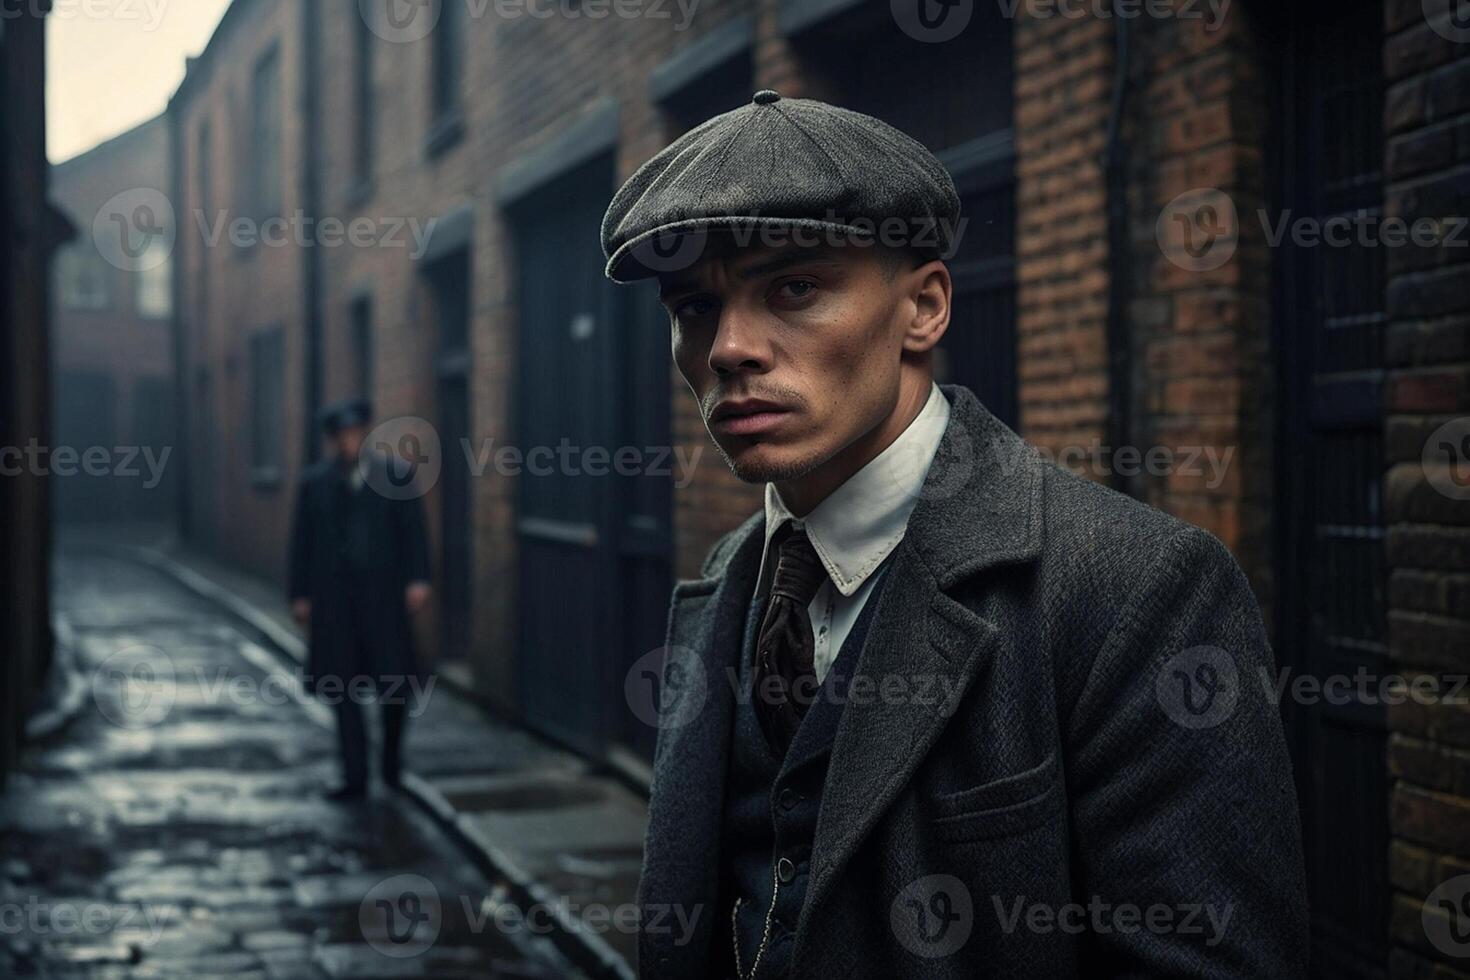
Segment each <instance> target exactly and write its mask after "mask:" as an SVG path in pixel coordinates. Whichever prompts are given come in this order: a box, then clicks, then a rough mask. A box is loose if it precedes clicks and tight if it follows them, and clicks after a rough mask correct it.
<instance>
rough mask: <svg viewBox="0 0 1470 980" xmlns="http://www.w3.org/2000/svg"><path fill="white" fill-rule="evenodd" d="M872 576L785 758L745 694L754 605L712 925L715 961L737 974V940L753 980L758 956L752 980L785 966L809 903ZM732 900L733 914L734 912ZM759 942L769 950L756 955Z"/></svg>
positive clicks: (872, 599)
mask: <svg viewBox="0 0 1470 980" xmlns="http://www.w3.org/2000/svg"><path fill="white" fill-rule="evenodd" d="M875 574H877V575H878V576H879V580H878V582H877V584H876V585H874V587H873V591H872V592H871V593H869V595H868V600H867V602H866V603H865V604H864V606H863V609H862V611H861V612H860V613H859V614H858V618H857V620H856V621H855V622H854V623H853V626H852V629H851V630H850V631H849V632H848V634H847V637H846V639H844V640H843V643H842V649H841V650H840V651H838V654H837V658H836V659H835V660H834V661H833V662H832V666H831V667H830V668H829V669H828V671H827V676H826V677H825V678H824V679H823V681H822V684H821V686H820V688H819V694H818V696H817V699H816V701H815V702H813V704H812V705H811V707H810V708H808V709H807V714H806V717H804V718H803V719H802V721H801V725H800V726H799V727H798V728H797V730H796V735H795V737H794V738H793V739H792V742H791V747H790V748H789V749H788V750H787V752H786V756H785V758H784V759H780V758H777V757H776V756H775V755H773V754H772V752H771V750H770V748H769V747H768V746H767V745H766V740H765V738H764V737H763V736H762V735H761V729H760V723H759V722H758V721H757V720H756V717H755V709H754V707H753V706H752V704H751V701H750V698H749V697H748V692H749V691H750V683H751V665H752V663H753V659H754V651H755V639H756V635H757V633H758V632H759V629H760V622H761V617H762V615H763V614H764V612H765V599H764V598H762V599H760V600H758V601H756V602H752V603H751V605H750V612H749V614H748V616H747V618H746V623H745V632H744V640H743V643H742V646H741V656H740V691H741V692H742V696H741V697H740V699H739V700H738V701H737V705H736V710H735V722H734V725H735V727H734V733H733V738H732V739H731V752H730V769H729V774H728V777H727V778H728V782H727V786H728V793H727V796H726V804H725V815H724V842H725V846H724V849H723V851H724V863H725V866H724V869H723V875H722V879H723V887H722V895H721V899H720V901H719V903H718V904H717V906H716V913H717V914H716V918H715V922H714V944H715V949H716V950H721V949H722V950H724V953H723V955H721V956H720V957H719V960H720V961H722V962H724V963H725V964H726V971H727V972H728V974H729V975H731V976H735V975H736V972H735V959H734V950H735V943H736V936H737V935H738V942H739V951H740V958H739V968H740V973H739V976H741V977H750V976H751V967H752V965H753V964H754V963H755V959H756V956H757V955H758V954H759V956H760V964H759V969H758V971H757V972H756V974H755V978H756V980H765V978H768V977H784V976H786V974H787V970H788V968H789V967H790V963H791V950H792V942H793V940H794V939H795V936H796V923H797V921H798V919H799V918H800V916H801V906H802V902H803V901H804V900H805V898H806V886H807V878H808V871H809V865H810V859H811V853H812V840H813V838H814V837H815V835H816V830H817V814H818V813H819V812H820V810H821V805H822V784H823V783H824V782H825V781H826V778H827V760H828V758H829V757H830V754H831V748H832V740H833V738H834V737H835V736H836V734H837V723H838V721H839V720H841V718H842V706H843V704H844V703H845V702H846V695H847V684H848V681H849V680H850V678H851V676H852V672H853V669H854V668H855V667H856V666H857V662H858V654H860V653H861V652H862V648H863V641H864V639H865V638H866V637H867V634H868V624H869V622H871V620H872V618H873V613H874V611H875V610H876V608H877V606H878V600H879V599H880V598H881V596H882V594H883V585H884V582H883V579H884V578H885V577H886V569H885V568H881V567H880V569H879V570H878V571H877V572H876V573H875ZM773 893H774V900H775V904H774V906H773V905H772V896H773ZM737 899H738V900H739V903H740V904H739V909H738V911H736V910H735V909H734V905H735V902H736V900H737ZM768 911H769V912H770V927H769V933H767V927H766V918H767V912H768ZM732 912H733V914H734V919H733V921H732ZM763 938H764V941H765V949H764V951H760V950H761V944H762V940H763Z"/></svg>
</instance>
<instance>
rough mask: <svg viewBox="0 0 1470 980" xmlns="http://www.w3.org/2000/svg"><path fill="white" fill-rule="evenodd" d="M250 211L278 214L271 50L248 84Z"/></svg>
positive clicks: (277, 95) (276, 94)
mask: <svg viewBox="0 0 1470 980" xmlns="http://www.w3.org/2000/svg"><path fill="white" fill-rule="evenodd" d="M250 111H251V122H250V137H251V141H250V154H251V165H252V166H251V180H252V185H251V192H252V193H251V198H252V200H251V202H250V204H251V210H252V212H253V213H254V216H255V218H256V219H257V220H261V221H263V220H265V219H266V218H273V217H276V216H278V215H280V213H281V208H282V202H281V171H282V165H281V58H280V54H279V52H277V51H272V52H271V53H270V54H268V55H266V56H265V57H264V58H262V59H261V60H260V63H259V64H257V65H256V66H255V77H254V79H253V80H252V84H251V105H250Z"/></svg>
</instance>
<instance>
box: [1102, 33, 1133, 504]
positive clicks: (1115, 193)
mask: <svg viewBox="0 0 1470 980" xmlns="http://www.w3.org/2000/svg"><path fill="white" fill-rule="evenodd" d="M1132 23H1133V22H1132V20H1131V19H1129V18H1115V19H1114V21H1113V45H1114V53H1113V98H1112V107H1111V109H1110V110H1109V113H1108V136H1107V144H1106V147H1105V148H1104V150H1103V175H1104V180H1105V182H1106V186H1107V199H1108V315H1107V328H1106V329H1107V347H1108V422H1107V440H1108V445H1109V446H1110V447H1112V451H1113V452H1117V450H1118V447H1119V446H1124V445H1127V444H1128V441H1129V440H1130V439H1131V438H1132V430H1133V376H1132V360H1133V358H1132V356H1131V354H1132V351H1131V346H1132V345H1131V337H1130V336H1129V330H1128V310H1127V304H1128V294H1129V285H1130V283H1129V273H1130V263H1129V261H1128V260H1129V239H1128V152H1127V146H1126V145H1125V143H1124V142H1123V137H1122V128H1123V109H1124V103H1125V101H1126V98H1127V94H1128V72H1129V54H1130V50H1129V41H1130V40H1131V34H1132ZM1108 484H1109V486H1111V487H1112V488H1113V489H1115V490H1120V491H1122V492H1124V493H1130V494H1132V495H1134V496H1137V490H1138V489H1139V488H1138V487H1137V486H1136V485H1134V481H1132V480H1130V479H1129V478H1127V477H1125V476H1123V475H1122V474H1120V473H1119V472H1118V469H1117V467H1116V466H1109V476H1108Z"/></svg>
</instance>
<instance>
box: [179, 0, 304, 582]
mask: <svg viewBox="0 0 1470 980" xmlns="http://www.w3.org/2000/svg"><path fill="white" fill-rule="evenodd" d="M297 18H298V12H297V10H296V5H294V4H287V3H283V2H281V0H248V2H242V3H239V4H236V5H234V6H233V7H232V8H230V11H229V12H228V13H227V14H226V17H225V20H224V22H223V24H222V27H221V30H220V31H219V32H217V33H216V35H215V37H214V38H213V39H212V40H211V43H210V46H209V49H208V51H207V53H206V56H205V57H204V58H201V59H200V60H199V61H198V62H196V63H195V65H194V66H193V67H192V69H191V71H190V74H189V77H188V78H187V79H186V80H185V83H184V86H183V88H182V89H181V90H180V92H179V93H178V94H177V95H176V96H175V99H174V102H173V104H172V106H171V113H172V114H173V117H174V123H173V124H174V125H175V126H176V127H177V129H178V139H179V144H180V147H181V151H182V156H181V168H180V169H181V173H180V179H179V181H178V182H177V186H178V187H179V188H180V191H181V194H180V199H179V200H178V201H176V202H175V211H176V213H177V216H178V220H179V227H180V234H179V237H178V242H177V245H176V246H175V252H174V263H175V268H176V269H177V270H178V274H179V275H180V276H181V282H182V284H183V288H182V289H181V290H180V292H179V297H180V303H181V308H180V309H179V310H178V311H177V316H178V321H179V325H180V330H181V332H182V341H183V343H182V348H183V358H184V360H183V370H182V371H181V372H180V373H181V377H182V378H183V379H184V383H185V385H186V386H187V387H188V388H189V391H188V393H187V395H186V396H185V397H186V398H187V400H188V403H189V406H190V410H189V412H188V415H187V419H188V422H189V425H190V431H189V433H188V445H189V452H190V460H189V465H190V474H189V493H190V495H191V499H190V502H189V507H190V512H191V522H192V524H193V531H194V533H195V537H196V540H197V541H198V542H199V543H201V544H202V545H204V546H205V547H208V548H211V549H213V550H214V551H216V552H217V553H218V554H220V555H221V556H223V557H225V558H228V559H231V560H234V561H236V562H238V563H239V564H241V565H242V566H244V567H246V568H248V569H250V570H251V571H254V572H256V573H257V574H260V575H263V576H266V577H269V578H271V579H274V580H276V581H282V580H283V579H284V570H285V551H284V544H283V543H284V541H285V536H286V533H287V526H288V524H289V521H290V500H291V488H292V486H293V485H294V483H295V481H296V479H297V477H298V476H299V474H300V464H301V458H302V446H301V438H300V433H301V425H300V424H299V420H300V418H301V416H302V412H303V407H304V397H305V396H304V391H303V388H304V385H303V383H302V379H303V377H304V371H305V367H304V363H305V362H304V350H305V348H304V345H305V340H306V330H305V308H304V303H303V299H302V297H303V295H304V292H305V290H304V285H303V279H302V257H301V249H299V248H298V247H296V246H295V245H294V244H288V245H285V246H267V245H255V246H246V247H237V245H236V244H234V243H233V242H232V236H231V234H230V233H229V231H228V227H227V226H226V230H225V233H224V234H222V235H220V236H219V237H218V239H217V240H215V239H214V237H213V235H212V234H211V233H212V232H214V231H215V230H216V229H217V228H218V223H219V221H220V218H221V216H222V215H223V217H224V219H225V221H226V222H230V221H233V220H235V219H237V218H241V217H246V216H248V211H249V206H248V201H249V195H248V191H247V188H248V186H249V184H248V181H249V178H250V166H251V164H250V160H251V156H250V148H251V130H250V119H251V111H250V110H251V87H252V78H253V75H254V72H255V69H256V66H257V64H258V63H259V62H260V60H261V58H262V57H263V56H265V55H266V54H267V52H269V51H271V50H272V49H274V50H276V52H277V54H278V58H279V65H280V78H281V99H282V105H281V109H280V118H281V120H282V162H281V167H282V171H283V173H282V176H281V180H282V184H281V186H282V213H283V214H285V215H291V214H293V213H295V212H296V211H297V210H298V209H300V208H302V206H303V204H302V200H301V196H300V182H299V181H298V180H296V179H294V175H296V174H299V173H300V172H301V161H302V150H303V144H302V139H303V135H304V134H303V132H302V122H301V115H300V113H299V112H297V111H295V108H296V106H297V105H298V104H299V99H300V95H301V86H300V77H299V68H300V64H301V54H300V47H299V45H300V31H299V30H298V29H297V28H298V20H297ZM206 132H207V133H208V142H207V153H208V171H209V173H210V184H211V188H212V194H211V196H210V198H209V199H208V200H204V199H202V198H201V191H202V187H201V177H200V175H201V159H200V157H201V134H203V133H206ZM205 229H209V232H211V233H207V232H206V230H205ZM276 327H280V328H281V329H282V330H283V332H284V338H285V372H286V378H285V385H284V398H283V405H282V419H283V424H282V426H281V431H280V433H279V435H278V438H279V440H280V454H279V455H280V459H281V462H282V470H281V474H280V478H279V479H276V480H270V481H260V480H257V479H255V478H254V476H253V475H252V472H251V408H252V400H251V397H250V338H251V337H252V336H254V335H255V334H257V333H258V332H260V331H262V330H267V329H273V328H276ZM206 377H207V379H208V381H207V394H206V393H204V391H203V390H202V389H201V387H200V385H201V379H203V378H206Z"/></svg>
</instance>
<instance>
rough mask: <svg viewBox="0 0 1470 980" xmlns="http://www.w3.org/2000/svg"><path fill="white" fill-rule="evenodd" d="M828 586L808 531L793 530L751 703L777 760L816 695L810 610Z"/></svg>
mask: <svg viewBox="0 0 1470 980" xmlns="http://www.w3.org/2000/svg"><path fill="white" fill-rule="evenodd" d="M826 580H827V570H826V569H825V568H824V567H822V561H821V559H820V558H818V557H817V552H816V549H814V548H813V547H812V543H811V541H810V540H809V539H808V538H807V536H806V532H805V531H796V530H793V531H791V533H790V534H789V535H788V536H787V537H786V538H785V539H784V540H783V541H781V544H780V547H779V548H778V549H777V559H776V574H775V576H774V578H772V580H771V593H770V599H769V600H768V601H767V603H766V611H765V614H764V616H762V618H761V628H760V633H759V634H758V636H757V639H756V646H755V653H756V655H755V670H754V671H752V674H753V677H752V681H751V703H752V704H753V705H754V706H755V716H756V718H757V720H759V721H760V725H761V732H762V734H764V735H765V737H766V744H767V745H769V746H770V748H771V752H772V753H773V754H775V755H776V757H777V758H781V757H784V756H785V755H786V749H787V747H788V746H789V745H790V744H791V738H792V736H793V735H795V734H796V728H797V726H798V725H800V724H801V719H802V716H803V715H805V714H806V709H807V707H808V706H809V705H810V704H811V702H812V699H813V697H814V696H815V694H816V687H817V684H816V673H815V669H814V667H813V664H812V652H813V650H812V648H813V641H812V621H811V617H810V616H809V615H808V614H807V611H806V607H807V606H808V605H809V604H810V603H811V601H812V597H813V596H815V595H816V594H817V589H819V588H821V586H822V583H823V582H825V581H826Z"/></svg>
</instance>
